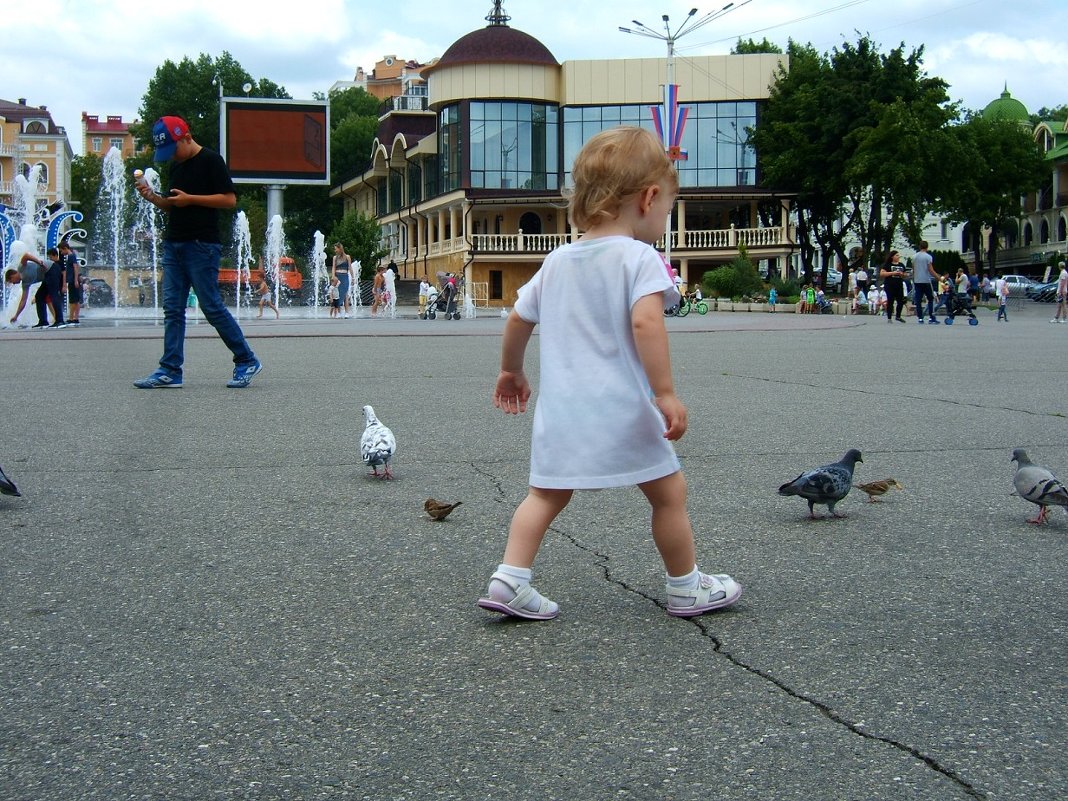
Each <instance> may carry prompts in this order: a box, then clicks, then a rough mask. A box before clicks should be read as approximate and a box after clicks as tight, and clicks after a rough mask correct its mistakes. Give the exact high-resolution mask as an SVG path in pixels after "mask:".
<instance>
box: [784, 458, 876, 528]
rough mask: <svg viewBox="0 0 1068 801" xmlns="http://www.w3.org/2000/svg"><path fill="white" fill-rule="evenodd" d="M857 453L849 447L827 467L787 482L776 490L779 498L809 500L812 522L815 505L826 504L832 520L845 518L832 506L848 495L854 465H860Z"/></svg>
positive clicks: (860, 460)
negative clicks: (798, 497) (789, 496)
mask: <svg viewBox="0 0 1068 801" xmlns="http://www.w3.org/2000/svg"><path fill="white" fill-rule="evenodd" d="M863 461H864V460H863V459H861V458H860V451H858V450H857V449H856V448H851V449H850V450H848V451H846V454H845V456H843V457H842V458H841V459H840V460H839V461H837V462H835V463H834V464H827V465H824V466H823V467H817V468H816V469H815V470H809V471H808V472H807V473H802V474H801V475H799V476H798V477H797V478H795V479H794V480H793V481H789V482H787V483H786V484H783V485H782V486H781V487H779V494H780V495H800V496H801V497H802V498H804V499H805V500H807V501H808V513H809V516H810V517H812V518H813V519H815V517H816V513H815V511H814V510H813V508H812V507H813V506H814V505H815V504H817V503H818V504H826V506H827V511H828V512H830V513H831V515H832V516H834V517H844V515H840V514H836V513H835V511H834V505H835V504H836V503H838V502H839V501H840V500H842V498H844V497H845V496H846V495H848V494H849V490H850V489H852V487H853V467H854V466H855V465H856V463H857V462H863Z"/></svg>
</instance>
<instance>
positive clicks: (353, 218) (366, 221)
mask: <svg viewBox="0 0 1068 801" xmlns="http://www.w3.org/2000/svg"><path fill="white" fill-rule="evenodd" d="M327 242H328V243H330V244H332V243H334V242H340V243H341V244H343V245H344V246H345V251H346V252H347V253H348V254H349V255H350V256H352V259H353V261H358V262H360V265H361V268H360V278H361V280H366V279H367V278H370V277H371V276H372V275H374V272H375V267H376V266H377V265H378V262H379V260H380V259H381V258H382V257H383V256H385V255H386V254H387V253H388V252H389V249H388V248H386V247H385V246H384V245H383V244H382V232H381V229H379V227H378V223H377V222H376V221H375V218H374V217H368V216H367V215H365V214H361V213H360V212H358V211H350V212H349V213H348V214H346V215H345V216H344V217H342V218H341V219H340V220H339V221H338V222H337V224H336V225H334V227H333V228H332V229H331V231H330V235H329V236H328V237H327Z"/></svg>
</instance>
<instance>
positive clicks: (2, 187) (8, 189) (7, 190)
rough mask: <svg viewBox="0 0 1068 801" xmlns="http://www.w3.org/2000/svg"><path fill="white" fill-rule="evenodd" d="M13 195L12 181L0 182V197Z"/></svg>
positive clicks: (13, 185) (13, 186)
mask: <svg viewBox="0 0 1068 801" xmlns="http://www.w3.org/2000/svg"><path fill="white" fill-rule="evenodd" d="M13 194H15V182H14V181H0V195H13Z"/></svg>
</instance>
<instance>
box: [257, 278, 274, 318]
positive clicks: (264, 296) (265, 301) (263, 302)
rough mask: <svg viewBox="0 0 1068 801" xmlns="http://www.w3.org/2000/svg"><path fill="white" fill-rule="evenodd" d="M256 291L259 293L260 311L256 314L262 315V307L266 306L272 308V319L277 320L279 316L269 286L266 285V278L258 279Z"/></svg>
mask: <svg viewBox="0 0 1068 801" xmlns="http://www.w3.org/2000/svg"><path fill="white" fill-rule="evenodd" d="M256 291H257V292H259V293H260V313H259V314H257V315H256V316H257V317H263V307H264V306H266V307H267V308H268V309H274V319H276V320H277V319H278V317H279V316H280V315H279V314H278V307H277V306H275V305H274V301H273V300H271V288H270V287H269V286H267V281H266V279H265V280H263V281H260V286H259V289H257V290H256Z"/></svg>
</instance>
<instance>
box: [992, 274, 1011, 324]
mask: <svg viewBox="0 0 1068 801" xmlns="http://www.w3.org/2000/svg"><path fill="white" fill-rule="evenodd" d="M994 294H995V295H997V299H998V316H997V320H1004V321H1005V322H1008V321H1009V282H1008V281H1006V280H1005V279H1004V278H998V279H997V280H996V281H995V282H994ZM997 320H995V322H997Z"/></svg>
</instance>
